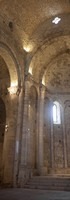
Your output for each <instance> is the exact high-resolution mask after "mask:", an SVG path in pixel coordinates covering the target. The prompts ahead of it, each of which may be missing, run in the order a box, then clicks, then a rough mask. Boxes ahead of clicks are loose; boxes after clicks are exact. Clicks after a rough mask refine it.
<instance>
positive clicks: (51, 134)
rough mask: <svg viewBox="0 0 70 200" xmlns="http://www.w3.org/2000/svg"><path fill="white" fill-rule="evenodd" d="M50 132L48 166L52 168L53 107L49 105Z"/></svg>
mask: <svg viewBox="0 0 70 200" xmlns="http://www.w3.org/2000/svg"><path fill="white" fill-rule="evenodd" d="M50 108H51V112H50V113H51V116H50V118H51V132H50V164H51V166H50V167H51V168H53V167H54V166H53V105H52V104H51V107H50Z"/></svg>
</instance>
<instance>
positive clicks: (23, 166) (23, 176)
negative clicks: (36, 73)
mask: <svg viewBox="0 0 70 200" xmlns="http://www.w3.org/2000/svg"><path fill="white" fill-rule="evenodd" d="M29 89H30V82H29V81H28V80H25V95H24V102H23V104H24V111H23V125H22V137H21V159H20V168H19V183H18V184H19V186H21V187H23V186H24V184H25V182H26V181H27V179H28V169H27V168H28V166H27V151H28V144H27V142H28V103H29Z"/></svg>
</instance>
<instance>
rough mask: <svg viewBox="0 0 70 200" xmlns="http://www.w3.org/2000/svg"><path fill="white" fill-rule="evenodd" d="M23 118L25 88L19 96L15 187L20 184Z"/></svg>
mask: <svg viewBox="0 0 70 200" xmlns="http://www.w3.org/2000/svg"><path fill="white" fill-rule="evenodd" d="M22 117H23V88H22V89H21V91H20V93H19V94H18V116H17V128H16V137H15V158H14V177H13V179H14V180H13V181H14V187H17V184H18V173H19V160H20V146H21V131H22Z"/></svg>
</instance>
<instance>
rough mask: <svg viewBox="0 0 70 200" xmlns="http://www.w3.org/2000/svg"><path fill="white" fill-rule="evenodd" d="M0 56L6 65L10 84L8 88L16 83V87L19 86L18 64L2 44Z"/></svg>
mask: <svg viewBox="0 0 70 200" xmlns="http://www.w3.org/2000/svg"><path fill="white" fill-rule="evenodd" d="M0 55H1V56H2V58H3V59H4V61H5V62H6V64H7V67H8V70H9V74H10V79H11V83H10V86H11V85H13V83H14V84H16V83H17V86H19V87H20V85H21V70H20V66H19V63H18V62H17V60H16V58H15V56H14V54H13V53H12V51H11V49H10V48H9V47H8V46H7V45H6V44H4V43H2V42H0Z"/></svg>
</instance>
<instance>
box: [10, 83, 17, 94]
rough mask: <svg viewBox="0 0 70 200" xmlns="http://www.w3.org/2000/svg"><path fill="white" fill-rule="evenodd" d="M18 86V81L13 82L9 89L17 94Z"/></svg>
mask: <svg viewBox="0 0 70 200" xmlns="http://www.w3.org/2000/svg"><path fill="white" fill-rule="evenodd" d="M17 86H18V82H17V81H15V82H11V86H10V87H9V88H8V91H9V93H10V94H16V92H17Z"/></svg>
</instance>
